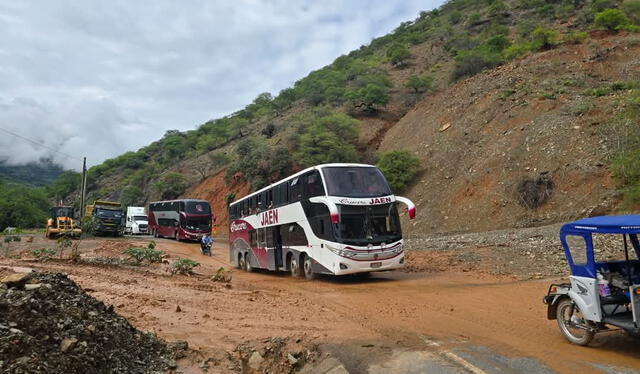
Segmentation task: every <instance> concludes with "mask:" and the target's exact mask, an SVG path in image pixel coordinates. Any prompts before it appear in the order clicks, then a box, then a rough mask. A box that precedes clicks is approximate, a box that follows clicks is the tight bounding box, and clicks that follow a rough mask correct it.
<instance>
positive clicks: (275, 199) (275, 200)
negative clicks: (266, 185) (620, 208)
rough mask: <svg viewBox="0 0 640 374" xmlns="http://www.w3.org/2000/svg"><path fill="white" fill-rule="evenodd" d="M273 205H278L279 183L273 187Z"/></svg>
mask: <svg viewBox="0 0 640 374" xmlns="http://www.w3.org/2000/svg"><path fill="white" fill-rule="evenodd" d="M273 206H274V207H276V206H280V185H277V186H275V187H273Z"/></svg>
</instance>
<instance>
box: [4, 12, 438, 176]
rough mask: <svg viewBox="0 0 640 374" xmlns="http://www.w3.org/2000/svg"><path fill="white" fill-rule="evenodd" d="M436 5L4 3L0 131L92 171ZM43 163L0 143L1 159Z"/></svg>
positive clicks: (36, 154)
mask: <svg viewBox="0 0 640 374" xmlns="http://www.w3.org/2000/svg"><path fill="white" fill-rule="evenodd" d="M442 2H443V0H431V1H417V0H411V1H401V0H397V1H393V2H392V1H386V0H373V1H367V0H351V1H347V0H325V1H298V2H293V1H284V0H262V1H258V0H245V1H239V2H230V1H222V0H218V1H204V0H203V1H190V2H175V1H168V0H158V1H151V0H145V1H135V2H131V1H125V0H118V1H109V2H99V1H91V2H87V1H84V2H76V1H71V0H62V1H57V2H40V1H17V0H15V1H4V2H1V3H0V28H1V29H2V30H3V32H2V33H0V58H1V59H2V61H3V63H2V65H1V66H0V127H2V128H5V129H7V130H10V131H13V132H16V133H19V134H21V135H23V136H26V137H29V138H32V139H35V140H37V141H40V142H43V144H45V145H47V146H49V147H52V148H55V149H59V150H60V151H61V152H64V153H67V154H71V155H75V156H78V157H80V158H81V157H82V156H85V155H86V156H87V158H88V161H89V163H90V164H97V163H100V162H102V161H103V160H104V159H106V158H110V157H114V156H117V155H118V154H121V153H124V152H126V151H129V150H135V149H137V148H139V147H141V146H144V145H146V144H148V143H150V142H151V141H153V140H155V139H157V138H159V137H161V136H162V135H163V134H164V132H165V131H166V130H168V129H181V130H188V129H193V128H195V126H197V125H198V124H200V123H203V122H205V121H207V120H209V119H212V118H216V117H220V116H223V115H226V114H229V113H231V112H233V111H236V110H238V109H240V108H242V107H244V105H246V104H248V103H249V102H250V101H251V100H252V99H253V98H254V97H255V96H257V95H258V94H259V93H261V92H265V91H268V92H272V93H274V94H275V93H277V92H279V91H280V90H281V89H283V88H285V87H288V86H290V85H291V84H292V83H293V82H294V81H295V80H298V79H300V78H302V77H304V76H305V75H307V74H308V73H309V72H310V71H312V70H315V69H318V68H320V67H322V66H324V65H326V64H328V63H331V62H332V61H333V60H334V59H335V58H336V57H338V56H339V55H341V54H344V53H348V52H349V51H351V50H353V49H356V48H358V47H359V46H360V45H362V44H366V43H368V42H369V41H370V40H371V39H372V38H373V37H376V36H381V35H384V34H386V33H388V32H390V31H391V30H393V29H394V28H395V27H397V25H398V24H399V23H400V22H402V21H406V20H411V19H414V18H415V17H416V16H417V15H418V13H419V11H421V10H428V9H432V8H434V7H436V6H439V5H440V4H441V3H442ZM50 155H51V152H50V151H48V150H46V149H43V148H40V147H37V146H35V145H33V144H30V143H28V142H25V141H23V140H20V139H17V138H15V137H12V136H9V135H7V134H5V133H0V160H3V159H4V160H9V161H10V162H12V163H14V164H15V163H26V162H29V161H35V160H37V159H39V158H42V157H48V156H50ZM53 157H54V160H56V161H58V162H60V163H62V164H63V165H64V166H65V167H69V168H75V169H77V168H78V163H77V161H75V160H68V159H64V157H61V156H60V155H59V154H56V155H54V156H53Z"/></svg>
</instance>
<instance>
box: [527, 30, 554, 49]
mask: <svg viewBox="0 0 640 374" xmlns="http://www.w3.org/2000/svg"><path fill="white" fill-rule="evenodd" d="M559 40H560V33H559V32H557V31H554V30H549V29H545V28H544V27H537V28H536V29H535V30H533V32H532V33H531V49H532V50H534V51H539V50H542V49H550V48H553V47H554V46H556V45H557V44H558V43H559Z"/></svg>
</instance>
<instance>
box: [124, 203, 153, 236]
mask: <svg viewBox="0 0 640 374" xmlns="http://www.w3.org/2000/svg"><path fill="white" fill-rule="evenodd" d="M148 227H149V222H148V220H147V212H146V210H145V208H144V207H143V206H130V207H128V208H127V225H126V227H125V232H127V233H128V234H133V235H136V234H146V233H147V228H148Z"/></svg>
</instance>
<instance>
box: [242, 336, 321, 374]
mask: <svg viewBox="0 0 640 374" xmlns="http://www.w3.org/2000/svg"><path fill="white" fill-rule="evenodd" d="M234 352H235V353H236V355H235V357H237V361H236V362H237V363H238V368H237V369H238V370H239V371H241V372H243V373H271V374H290V373H294V372H297V371H298V370H299V369H301V368H303V367H304V366H305V365H307V364H310V363H311V364H312V363H314V362H315V361H317V359H318V358H319V352H318V350H317V347H316V346H308V345H307V344H305V343H304V341H303V340H302V339H300V338H297V339H290V338H280V337H273V338H266V339H263V340H260V341H253V342H243V343H241V344H239V345H238V346H237V347H236V349H235V350H234Z"/></svg>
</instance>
